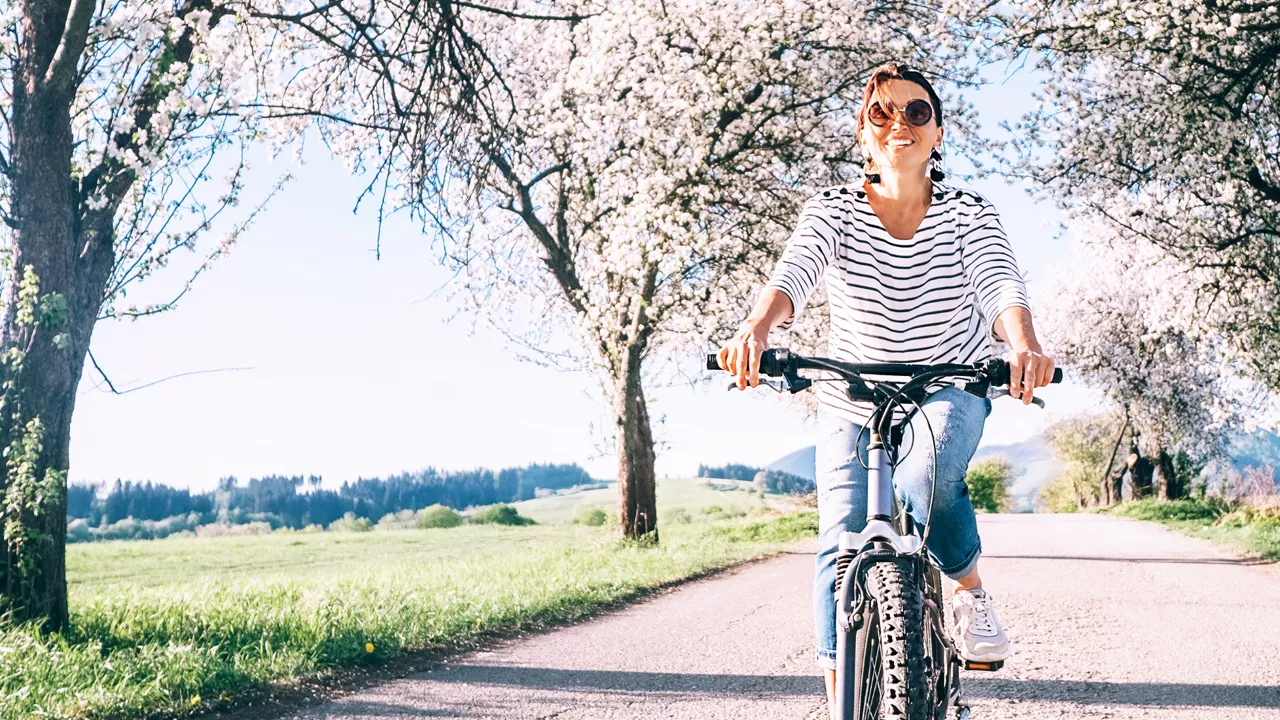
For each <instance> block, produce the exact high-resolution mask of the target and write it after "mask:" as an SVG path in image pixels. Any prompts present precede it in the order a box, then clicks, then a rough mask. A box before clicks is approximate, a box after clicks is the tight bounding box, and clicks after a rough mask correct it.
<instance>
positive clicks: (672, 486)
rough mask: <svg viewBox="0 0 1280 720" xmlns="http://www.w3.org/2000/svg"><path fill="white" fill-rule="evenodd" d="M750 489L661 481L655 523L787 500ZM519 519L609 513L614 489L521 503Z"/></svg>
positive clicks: (728, 483) (731, 483) (725, 483)
mask: <svg viewBox="0 0 1280 720" xmlns="http://www.w3.org/2000/svg"><path fill="white" fill-rule="evenodd" d="M753 487H754V486H753V485H752V484H751V483H749V482H743V481H740V480H706V479H704V478H694V479H663V480H659V481H658V522H659V523H662V522H663V518H664V517H666V516H667V514H668V513H671V512H673V511H676V510H685V511H687V512H689V513H691V514H694V515H697V514H699V511H700V510H702V509H704V508H709V507H713V506H720V507H723V508H727V507H731V506H737V507H739V508H742V509H744V510H748V511H750V510H753V509H755V508H761V507H773V506H776V505H778V504H780V503H785V502H787V501H788V500H789V498H784V497H783V496H779V495H768V494H766V495H764V496H761V495H759V494H755V493H748V492H747V490H748V489H752V488H753ZM513 505H514V506H515V507H516V509H518V510H519V511H520V514H521V515H524V516H525V517H531V518H533V519H534V520H537V521H538V522H540V523H544V524H563V523H568V522H570V521H572V520H573V518H574V516H575V515H576V514H577V513H578V512H580V511H582V510H588V509H591V508H600V509H602V510H604V511H605V512H613V511H614V510H615V508H616V507H617V505H618V488H617V486H616V485H612V484H611V485H609V487H606V488H598V489H595V490H584V491H582V492H576V493H571V494H568V495H551V496H548V497H542V498H536V499H533V500H525V501H523V502H518V503H513Z"/></svg>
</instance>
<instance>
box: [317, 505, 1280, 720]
mask: <svg viewBox="0 0 1280 720" xmlns="http://www.w3.org/2000/svg"><path fill="white" fill-rule="evenodd" d="M980 523H981V530H982V538H983V547H984V553H985V555H984V559H983V560H982V563H981V564H980V566H979V568H980V570H981V572H982V574H983V578H984V584H985V585H986V587H987V588H988V590H989V591H990V592H991V593H992V595H993V596H994V597H995V599H996V603H997V604H996V607H997V611H998V613H999V614H1000V616H1001V619H1002V620H1003V622H1004V624H1005V627H1006V629H1007V630H1008V632H1009V634H1010V636H1011V637H1012V638H1013V640H1014V646H1015V655H1014V657H1013V658H1011V659H1010V660H1009V661H1008V662H1007V663H1006V664H1005V666H1004V669H1002V670H1000V671H999V672H996V673H965V676H964V688H965V694H966V696H967V697H968V699H969V702H970V704H971V705H972V707H973V718H974V719H975V720H986V719H999V720H1005V719H1009V718H1028V719H1030V718H1035V719H1036V720H1040V719H1042V718H1059V717H1062V718H1155V719H1160V720H1166V719H1167V720H1193V719H1194V720H1200V719H1208V718H1212V719H1213V720H1220V719H1232V720H1234V719H1239V720H1270V719H1275V720H1280V567H1278V566H1275V565H1266V564H1258V563H1253V562H1248V561H1244V560H1240V559H1238V558H1235V557H1233V556H1231V555H1228V554H1226V553H1224V552H1221V551H1219V550H1216V549H1214V548H1213V547H1212V546H1210V545H1209V544H1207V543H1205V542H1203V541H1199V540H1194V539H1191V538H1187V537H1184V536H1181V535H1178V534H1175V533H1173V532H1170V531H1167V530H1164V529H1162V528H1159V527H1156V526H1154V525H1148V524H1144V523H1138V522H1135V521H1129V520H1123V519H1117V518H1111V517H1102V516H1095V515H1078V516H1073V515H1062V516H1053V515H989V516H983V517H982V518H981V520H980ZM808 553H809V550H808V548H807V547H802V548H799V549H798V550H797V551H796V552H795V553H793V554H787V555H783V556H780V557H778V558H775V559H772V560H768V561H764V562H761V563H756V564H752V565H748V566H746V567H743V568H740V569H738V570H735V571H731V572H729V573H725V574H721V575H718V576H716V577H714V578H710V579H707V580H703V581H699V582H694V583H691V584H688V585H685V586H682V587H679V588H677V589H674V590H672V591H670V592H666V593H663V594H661V595H658V596H656V597H653V598H651V599H649V600H646V601H644V602H641V603H638V604H635V605H633V606H630V607H627V608H625V609H622V610H619V611H617V612H612V613H609V614H607V615H604V616H602V617H599V618H596V619H594V620H591V621H588V622H585V623H583V624H580V625H576V626H573V627H569V628H565V629H561V630H557V631H554V632H550V633H547V634H543V635H539V636H534V637H526V638H522V639H519V640H515V641H511V642H509V643H507V644H505V645H501V646H498V647H495V648H493V649H491V650H488V651H485V652H477V653H473V654H470V655H465V656H460V657H457V658H455V659H453V660H451V661H449V662H446V663H444V664H442V665H437V666H435V667H434V668H433V669H432V670H430V671H427V672H421V673H418V674H415V675H412V676H409V677H406V678H404V679H401V680H398V681H395V682H391V683H388V684H386V685H382V686H379V687H376V688H372V689H368V690H365V691H362V692H360V693H357V694H353V695H350V696H347V697H345V698H342V699H340V700H337V701H334V702H331V703H328V704H326V705H321V706H317V707H315V708H312V709H309V710H307V711H305V712H303V713H301V714H299V715H297V716H296V717H298V718H308V719H317V720H318V719H320V718H324V719H326V720H339V719H342V720H348V719H350V720H355V719H357V718H358V719H359V720H390V719H391V718H397V719H399V718H504V719H509V720H549V719H551V718H555V719H556V720H579V719H581V720H587V719H590V720H633V719H634V720H639V719H640V718H644V719H645V720H652V719H655V718H676V719H679V720H701V719H704V718H706V719H711V718H723V719H726V720H728V719H730V718H733V719H734V720H738V719H747V720H775V719H777V720H782V719H784V718H786V719H788V720H791V719H795V720H818V719H821V718H824V717H825V715H824V713H825V708H824V700H823V693H822V684H821V679H820V677H819V675H818V674H817V670H816V668H815V666H814V664H813V661H812V659H811V655H812V632H813V631H812V628H811V624H810V623H811V620H810V581H811V577H812V573H813V565H812V563H813V560H812V556H811V555H810V554H808Z"/></svg>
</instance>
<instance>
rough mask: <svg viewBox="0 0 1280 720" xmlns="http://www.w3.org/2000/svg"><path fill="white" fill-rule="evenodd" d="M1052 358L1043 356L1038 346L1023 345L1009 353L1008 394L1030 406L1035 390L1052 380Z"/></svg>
mask: <svg viewBox="0 0 1280 720" xmlns="http://www.w3.org/2000/svg"><path fill="white" fill-rule="evenodd" d="M1053 367H1054V365H1053V358H1051V357H1049V356H1048V355H1047V354H1045V352H1044V350H1042V349H1041V348H1040V344H1039V343H1036V344H1034V345H1025V346H1023V347H1022V349H1020V350H1013V351H1011V352H1010V353H1009V394H1010V395H1012V396H1013V397H1016V398H1018V399H1020V400H1022V404H1023V405H1030V404H1031V400H1032V397H1033V394H1034V391H1035V388H1038V387H1044V386H1045V385H1048V384H1049V381H1050V380H1053Z"/></svg>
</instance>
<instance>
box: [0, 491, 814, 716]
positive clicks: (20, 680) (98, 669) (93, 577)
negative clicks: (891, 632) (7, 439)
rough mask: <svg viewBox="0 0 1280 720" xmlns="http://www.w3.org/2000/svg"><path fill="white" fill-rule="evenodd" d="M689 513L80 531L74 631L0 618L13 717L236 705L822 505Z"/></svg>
mask: <svg viewBox="0 0 1280 720" xmlns="http://www.w3.org/2000/svg"><path fill="white" fill-rule="evenodd" d="M721 482H723V481H721ZM687 484H689V485H694V483H687ZM662 492H663V490H662V489H661V488H660V489H659V496H660V497H661V493H662ZM691 492H693V491H691ZM710 492H713V493H715V492H719V494H720V495H722V496H723V495H734V496H737V495H742V496H743V497H744V498H745V497H746V493H745V492H741V493H739V492H728V491H714V490H711V491H710ZM691 497H692V496H690V498H691ZM560 499H561V498H542V499H539V500H536V501H533V503H534V504H536V503H538V502H542V503H544V505H549V506H554V507H557V508H558V507H559V505H557V504H555V503H552V502H549V501H553V500H560ZM578 500H579V501H581V500H582V498H578ZM720 500H721V501H720V502H718V503H714V504H716V505H720V506H730V505H733V503H732V502H726V501H724V499H723V498H721V499H720ZM683 501H684V502H686V504H688V505H690V506H692V503H693V500H691V499H689V498H685V499H684V500H683ZM741 504H742V505H743V506H744V507H745V506H746V505H747V503H746V502H745V501H744V502H742V503H741ZM760 505H761V506H763V505H764V502H761V503H760ZM525 510H526V508H522V513H523V512H525ZM551 512H552V509H551V508H549V509H548V513H551ZM554 512H562V513H563V512H567V513H569V514H570V515H571V514H572V513H573V512H576V506H574V507H569V508H568V509H567V510H566V509H565V508H560V509H556V510H554ZM758 512H763V511H758ZM529 514H530V515H531V516H534V517H537V514H536V511H534V510H529ZM690 514H691V515H692V516H694V517H695V520H694V521H692V522H684V523H668V524H663V525H662V526H661V538H662V541H661V542H660V543H658V544H657V545H656V546H655V545H644V544H637V543H625V542H620V541H619V540H617V539H616V537H615V536H614V534H613V532H612V530H611V529H609V528H606V527H586V526H582V525H572V524H561V525H552V524H545V523H544V524H539V525H531V526H522V527H506V526H496V525H463V526H461V527H457V528H450V529H431V530H380V531H374V532H365V533H339V532H330V533H314V534H304V533H281V534H271V535H262V536H253V537H220V538H169V539H165V540H154V541H133V542H105V543H86V544H78V545H73V546H70V547H69V548H68V577H69V578H70V585H71V587H70V598H71V609H72V619H71V627H70V630H69V631H68V632H66V633H65V634H62V635H55V636H42V635H40V634H39V633H37V632H35V631H33V630H32V629H30V628H22V627H5V626H3V625H0V717H3V718H6V719H7V718H30V717H49V718H146V717H161V716H165V717H169V716H174V715H182V714H187V713H193V712H196V711H200V710H207V709H210V708H217V707H227V706H230V705H232V704H234V703H235V702H236V698H237V695H238V694H242V693H245V692H246V691H261V690H263V689H264V688H265V689H267V690H269V689H270V688H271V687H272V685H273V683H277V682H281V681H289V680H291V679H298V678H302V679H308V678H312V679H314V678H318V677H322V676H323V675H325V674H326V673H331V672H333V671H337V670H341V669H343V668H351V667H359V666H376V665H379V664H382V663H384V662H386V661H387V660H389V659H391V658H393V657H395V656H398V655H403V654H404V653H406V652H423V651H426V652H448V651H451V650H454V649H459V648H465V647H469V646H473V645H474V644H475V643H477V642H483V641H484V639H485V638H489V637H495V636H501V635H508V634H511V633H514V632H517V631H522V630H530V629H537V628H541V627H546V626H548V625H552V624H555V623H560V622H566V621H571V620H573V619H575V618H579V617H582V616H584V615H587V614H589V613H591V612H592V611H593V610H595V609H597V608H599V607H601V606H602V605H609V604H611V603H616V602H619V601H623V600H626V599H628V598H633V597H636V596H637V595H640V594H642V593H644V592H645V591H646V590H649V589H652V588H655V587H659V586H662V585H664V584H668V583H672V582H676V581H679V580H681V579H684V578H688V577H691V576H696V575H699V574H702V573H705V572H708V571H712V570H715V569H717V568H722V567H726V566H728V565H732V564H735V563H738V562H742V561H745V560H750V559H752V558H758V557H762V556H766V555H769V554H771V553H774V552H777V551H779V550H781V549H783V548H786V547H788V546H790V545H792V544H794V543H795V542H797V541H798V540H801V539H803V538H806V537H811V536H813V535H814V534H815V533H816V525H817V518H816V516H815V514H813V513H812V512H808V511H798V512H796V511H792V512H790V513H787V514H783V513H780V512H769V514H768V515H765V516H762V517H737V518H731V519H724V520H714V521H712V520H707V519H705V518H710V517H712V515H710V514H705V513H697V512H693V513H690ZM549 516H550V515H549V514H548V515H544V517H549Z"/></svg>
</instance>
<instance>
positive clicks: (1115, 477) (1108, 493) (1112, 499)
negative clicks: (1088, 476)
mask: <svg viewBox="0 0 1280 720" xmlns="http://www.w3.org/2000/svg"><path fill="white" fill-rule="evenodd" d="M1124 474H1125V468H1123V467H1122V468H1120V469H1119V470H1116V471H1113V472H1112V473H1111V474H1109V475H1107V477H1106V479H1104V480H1103V481H1102V492H1103V494H1104V496H1105V497H1106V500H1105V504H1106V505H1114V504H1116V503H1118V502H1120V500H1121V495H1120V491H1121V488H1122V487H1123V485H1124Z"/></svg>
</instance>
